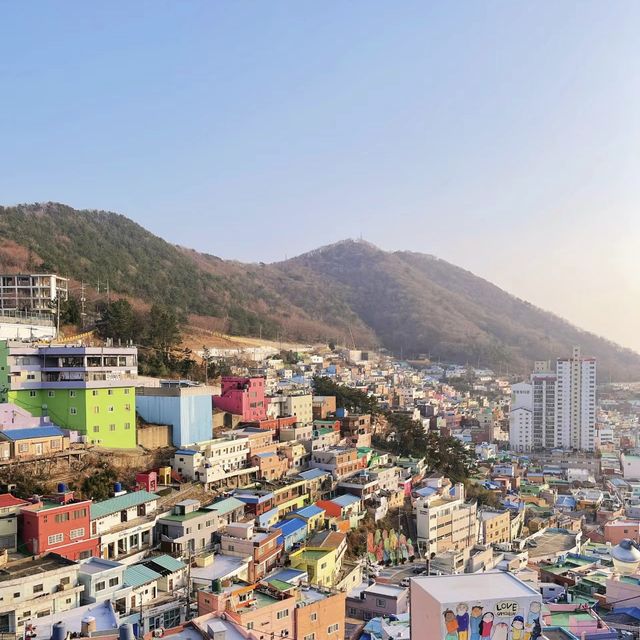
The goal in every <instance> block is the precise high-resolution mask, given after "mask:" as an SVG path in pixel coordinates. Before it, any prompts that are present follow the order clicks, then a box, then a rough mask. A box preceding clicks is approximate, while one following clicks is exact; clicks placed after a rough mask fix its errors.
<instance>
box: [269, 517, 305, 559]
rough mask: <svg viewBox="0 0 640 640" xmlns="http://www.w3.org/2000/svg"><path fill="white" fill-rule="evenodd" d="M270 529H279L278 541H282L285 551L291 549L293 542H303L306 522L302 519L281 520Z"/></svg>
mask: <svg viewBox="0 0 640 640" xmlns="http://www.w3.org/2000/svg"><path fill="white" fill-rule="evenodd" d="M271 530H272V531H275V530H278V531H280V535H279V536H278V542H279V543H282V545H283V547H284V550H285V551H291V549H292V547H293V546H294V545H295V544H297V543H301V542H304V540H305V539H306V537H307V523H306V522H304V521H303V520H297V519H293V520H281V521H280V522H276V524H274V525H273V527H271Z"/></svg>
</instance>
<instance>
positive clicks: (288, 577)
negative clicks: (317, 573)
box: [271, 569, 307, 584]
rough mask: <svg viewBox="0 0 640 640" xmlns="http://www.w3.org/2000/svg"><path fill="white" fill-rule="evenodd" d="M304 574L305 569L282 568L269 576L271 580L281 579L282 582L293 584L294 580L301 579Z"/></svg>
mask: <svg viewBox="0 0 640 640" xmlns="http://www.w3.org/2000/svg"><path fill="white" fill-rule="evenodd" d="M306 575H307V572H306V571H298V569H284V570H283V571H280V572H279V573H276V574H275V575H273V576H271V578H272V580H282V582H288V583H289V584H295V583H296V581H298V580H302V579H303V578H304V577H305V576H306Z"/></svg>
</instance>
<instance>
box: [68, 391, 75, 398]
mask: <svg viewBox="0 0 640 640" xmlns="http://www.w3.org/2000/svg"><path fill="white" fill-rule="evenodd" d="M69 397H70V398H75V397H76V392H75V389H69Z"/></svg>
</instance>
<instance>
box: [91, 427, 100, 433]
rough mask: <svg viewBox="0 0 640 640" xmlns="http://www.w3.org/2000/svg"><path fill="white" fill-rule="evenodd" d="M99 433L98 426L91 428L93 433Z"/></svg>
mask: <svg viewBox="0 0 640 640" xmlns="http://www.w3.org/2000/svg"><path fill="white" fill-rule="evenodd" d="M99 431H100V427H99V426H98V425H95V426H94V427H93V433H98V432H99Z"/></svg>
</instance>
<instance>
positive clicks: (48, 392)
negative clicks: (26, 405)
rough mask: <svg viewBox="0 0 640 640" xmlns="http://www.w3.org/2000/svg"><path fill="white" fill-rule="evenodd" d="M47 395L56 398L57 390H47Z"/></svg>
mask: <svg viewBox="0 0 640 640" xmlns="http://www.w3.org/2000/svg"><path fill="white" fill-rule="evenodd" d="M47 395H48V396H49V397H50V398H55V397H56V392H55V391H47Z"/></svg>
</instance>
